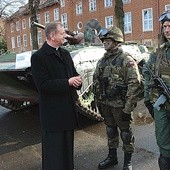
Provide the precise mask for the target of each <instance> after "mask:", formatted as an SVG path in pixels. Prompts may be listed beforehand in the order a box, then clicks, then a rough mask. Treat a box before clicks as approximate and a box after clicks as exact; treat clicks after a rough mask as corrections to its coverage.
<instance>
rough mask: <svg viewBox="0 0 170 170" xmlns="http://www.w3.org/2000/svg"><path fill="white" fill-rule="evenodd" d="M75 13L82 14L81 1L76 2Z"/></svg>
mask: <svg viewBox="0 0 170 170" xmlns="http://www.w3.org/2000/svg"><path fill="white" fill-rule="evenodd" d="M76 14H77V15H80V14H82V1H80V2H79V3H77V4H76Z"/></svg>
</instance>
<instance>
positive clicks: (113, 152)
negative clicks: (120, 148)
mask: <svg viewBox="0 0 170 170" xmlns="http://www.w3.org/2000/svg"><path fill="white" fill-rule="evenodd" d="M117 164H118V160H117V149H109V154H108V157H107V158H106V159H105V160H103V161H101V162H100V163H99V165H98V168H99V169H106V168H108V167H110V166H114V165H117Z"/></svg>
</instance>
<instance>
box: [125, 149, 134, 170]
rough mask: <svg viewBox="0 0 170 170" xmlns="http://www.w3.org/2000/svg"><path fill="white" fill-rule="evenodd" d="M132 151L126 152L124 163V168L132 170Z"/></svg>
mask: <svg viewBox="0 0 170 170" xmlns="http://www.w3.org/2000/svg"><path fill="white" fill-rule="evenodd" d="M131 159H132V153H130V152H127V153H125V154H124V164H123V170H132V162H131Z"/></svg>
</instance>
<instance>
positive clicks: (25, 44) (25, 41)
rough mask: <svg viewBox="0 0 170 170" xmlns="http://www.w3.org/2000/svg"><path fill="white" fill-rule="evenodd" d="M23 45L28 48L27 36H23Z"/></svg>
mask: <svg viewBox="0 0 170 170" xmlns="http://www.w3.org/2000/svg"><path fill="white" fill-rule="evenodd" d="M23 45H24V47H26V46H27V35H26V34H24V35H23Z"/></svg>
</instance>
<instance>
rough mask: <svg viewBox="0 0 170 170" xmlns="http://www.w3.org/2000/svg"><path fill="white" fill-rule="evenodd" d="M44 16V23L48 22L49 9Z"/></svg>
mask: <svg viewBox="0 0 170 170" xmlns="http://www.w3.org/2000/svg"><path fill="white" fill-rule="evenodd" d="M44 17H45V23H49V22H50V13H49V11H47V12H45V13H44Z"/></svg>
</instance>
